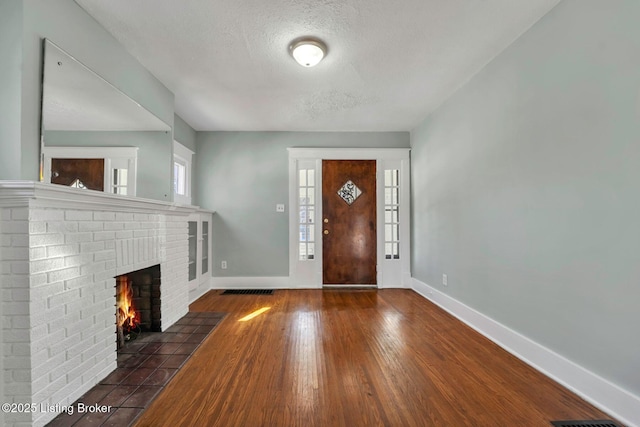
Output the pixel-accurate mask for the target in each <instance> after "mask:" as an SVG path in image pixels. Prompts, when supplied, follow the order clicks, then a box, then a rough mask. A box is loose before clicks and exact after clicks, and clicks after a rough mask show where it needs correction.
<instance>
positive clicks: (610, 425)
mask: <svg viewBox="0 0 640 427" xmlns="http://www.w3.org/2000/svg"><path fill="white" fill-rule="evenodd" d="M551 424H553V425H554V426H555V427H584V426H589V427H622V426H621V425H620V424H618V423H616V422H614V421H611V420H580V421H551Z"/></svg>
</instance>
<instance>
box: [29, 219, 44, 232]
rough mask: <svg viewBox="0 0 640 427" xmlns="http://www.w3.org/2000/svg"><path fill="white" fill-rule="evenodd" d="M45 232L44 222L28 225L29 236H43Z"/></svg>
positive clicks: (33, 222)
mask: <svg viewBox="0 0 640 427" xmlns="http://www.w3.org/2000/svg"><path fill="white" fill-rule="evenodd" d="M46 232H47V223H46V222H44V221H41V222H38V221H32V222H30V223H29V233H30V234H44V233H46Z"/></svg>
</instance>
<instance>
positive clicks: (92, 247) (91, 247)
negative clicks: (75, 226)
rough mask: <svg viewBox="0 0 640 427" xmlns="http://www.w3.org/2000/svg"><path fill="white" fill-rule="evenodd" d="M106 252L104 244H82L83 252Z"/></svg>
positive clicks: (81, 249)
mask: <svg viewBox="0 0 640 427" xmlns="http://www.w3.org/2000/svg"><path fill="white" fill-rule="evenodd" d="M103 250H104V242H91V243H80V251H81V252H97V251H103Z"/></svg>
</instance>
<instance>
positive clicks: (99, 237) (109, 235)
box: [93, 231, 116, 242]
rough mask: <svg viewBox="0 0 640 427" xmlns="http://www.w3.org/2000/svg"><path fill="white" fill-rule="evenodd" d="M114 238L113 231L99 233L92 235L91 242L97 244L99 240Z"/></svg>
mask: <svg viewBox="0 0 640 427" xmlns="http://www.w3.org/2000/svg"><path fill="white" fill-rule="evenodd" d="M115 238H116V233H115V231H99V232H96V233H93V240H94V241H96V242H98V241H101V240H113V239H115Z"/></svg>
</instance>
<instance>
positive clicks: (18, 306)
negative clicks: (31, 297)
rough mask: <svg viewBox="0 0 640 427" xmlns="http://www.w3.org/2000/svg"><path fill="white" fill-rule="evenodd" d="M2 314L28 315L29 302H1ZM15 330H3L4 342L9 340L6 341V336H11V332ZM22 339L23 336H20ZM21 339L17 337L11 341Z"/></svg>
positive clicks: (19, 340) (20, 340)
mask: <svg viewBox="0 0 640 427" xmlns="http://www.w3.org/2000/svg"><path fill="white" fill-rule="evenodd" d="M2 314H3V315H4V316H13V315H16V314H17V315H18V316H27V315H29V304H27V303H22V302H12V303H11V304H7V303H3V304H2ZM14 332H15V331H8V332H7V331H3V333H4V340H5V342H9V341H8V337H10V336H11V334H12V333H14ZM22 338H23V339H24V337H22ZM23 339H17V340H13V341H11V342H22V341H23Z"/></svg>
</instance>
